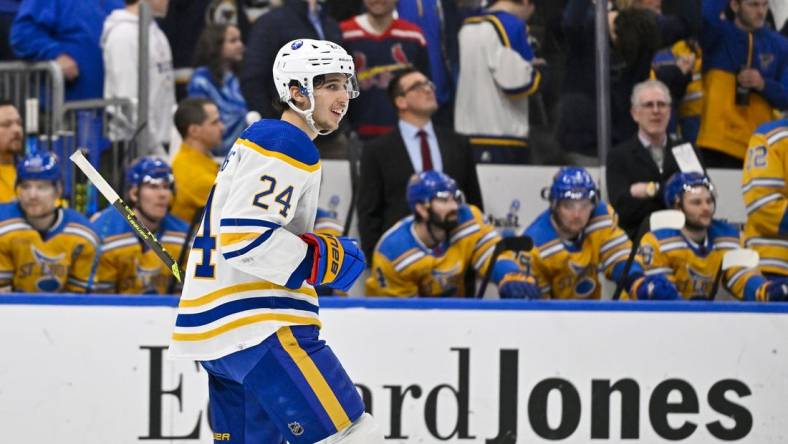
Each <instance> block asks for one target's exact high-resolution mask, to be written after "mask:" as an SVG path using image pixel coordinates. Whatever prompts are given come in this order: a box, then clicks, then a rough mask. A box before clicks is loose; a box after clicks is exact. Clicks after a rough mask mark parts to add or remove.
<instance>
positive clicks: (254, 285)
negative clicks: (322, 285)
mask: <svg viewBox="0 0 788 444" xmlns="http://www.w3.org/2000/svg"><path fill="white" fill-rule="evenodd" d="M254 290H285V291H288V292H295V293H300V294H304V295H307V296H312V297H314V298H316V297H317V293H316V292H315V289H314V288H310V287H305V288H299V289H296V290H292V289H290V288H287V287H283V286H281V285H276V284H274V283H271V282H266V281H261V282H247V283H245V284H238V285H232V286H230V287H225V288H222V289H221V290H216V291H212V292H210V293H208V294H206V295H205V296H201V297H199V298H197V299H183V298H181V302H180V306H181V307H184V308H193V307H199V306H202V305H205V304H209V303H211V302H213V301H215V300H217V299H219V298H221V297H223V296H227V295H228V294H234V293H243V292H245V291H254Z"/></svg>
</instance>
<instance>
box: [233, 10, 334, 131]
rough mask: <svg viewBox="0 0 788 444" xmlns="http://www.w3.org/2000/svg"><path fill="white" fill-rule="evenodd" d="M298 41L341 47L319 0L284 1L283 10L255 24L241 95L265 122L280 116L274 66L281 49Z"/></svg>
mask: <svg viewBox="0 0 788 444" xmlns="http://www.w3.org/2000/svg"><path fill="white" fill-rule="evenodd" d="M296 39H318V40H328V41H331V42H334V43H341V42H342V33H341V31H340V30H339V25H338V24H337V22H336V21H335V20H334V19H332V18H331V17H330V16H329V15H328V14H327V13H326V11H325V10H324V9H323V8H322V6H321V5H320V4H319V2H318V1H317V0H282V6H280V7H278V8H274V9H272V10H270V11H269V12H267V13H265V14H264V15H262V16H260V18H258V19H257V20H256V21H255V22H254V24H253V25H252V28H251V30H250V35H249V41H248V44H247V47H246V56H245V57H244V63H243V66H242V67H241V91H242V92H243V96H244V98H245V99H246V105H247V106H248V108H249V109H250V110H253V111H257V112H259V113H260V115H261V116H262V117H263V118H267V119H268V118H276V119H278V118H279V116H280V114H279V113H278V112H277V111H276V109H275V108H274V105H273V104H274V102H275V99H276V98H277V94H276V92H275V90H274V81H273V74H272V73H271V66H273V64H274V59H275V58H276V53H277V52H278V51H279V48H281V47H282V45H284V44H285V43H287V42H290V41H292V40H296Z"/></svg>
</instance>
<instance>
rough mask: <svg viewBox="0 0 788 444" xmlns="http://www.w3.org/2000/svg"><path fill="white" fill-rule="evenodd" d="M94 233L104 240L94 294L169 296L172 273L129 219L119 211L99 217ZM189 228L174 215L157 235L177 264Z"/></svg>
mask: <svg viewBox="0 0 788 444" xmlns="http://www.w3.org/2000/svg"><path fill="white" fill-rule="evenodd" d="M92 225H93V230H94V231H95V232H96V233H98V235H99V236H101V241H102V244H101V248H100V251H99V259H98V261H97V264H96V270H95V273H94V277H93V283H92V286H91V288H92V291H93V292H94V293H122V294H166V293H167V292H168V287H169V284H170V281H171V280H172V279H173V276H172V272H171V271H170V269H169V268H168V267H167V266H166V265H164V263H163V262H162V261H161V259H159V257H158V256H157V255H156V253H155V252H154V251H153V250H151V249H150V248H147V247H146V246H145V244H144V243H143V242H142V240H141V239H140V238H139V237H138V236H137V234H136V233H135V232H134V230H133V229H132V228H131V226H129V224H128V223H127V222H126V219H125V218H124V217H123V215H121V214H120V213H119V212H118V211H117V210H116V209H115V208H112V207H110V208H107V209H105V210H104V211H101V212H99V213H96V215H95V216H94V217H93V221H92ZM188 229H189V227H187V226H186V223H185V222H183V221H181V220H180V219H178V218H176V217H175V216H172V215H169V214H168V215H167V216H165V217H164V219H163V220H162V221H161V228H160V230H159V232H158V233H155V235H156V239H158V240H159V242H161V244H162V245H163V246H164V248H165V249H167V252H168V253H170V254H171V255H172V256H173V257H174V258H175V259H176V260H177V259H178V258H179V257H180V254H181V248H182V247H183V243H184V242H185V241H186V235H187V231H188ZM176 289H177V288H176Z"/></svg>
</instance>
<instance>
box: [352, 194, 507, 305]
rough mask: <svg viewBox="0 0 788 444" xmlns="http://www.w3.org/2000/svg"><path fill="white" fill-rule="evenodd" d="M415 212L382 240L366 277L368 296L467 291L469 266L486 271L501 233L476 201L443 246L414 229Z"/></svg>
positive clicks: (466, 208) (464, 209)
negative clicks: (428, 242)
mask: <svg viewBox="0 0 788 444" xmlns="http://www.w3.org/2000/svg"><path fill="white" fill-rule="evenodd" d="M414 221H415V219H414V217H413V216H409V217H406V218H404V219H402V220H401V221H400V222H398V223H397V224H396V225H394V226H393V227H392V228H391V229H389V230H388V231H387V232H386V233H385V234H383V236H382V237H381V239H380V241H379V242H378V245H377V247H376V248H375V253H374V256H373V258H372V270H371V274H370V276H369V278H368V279H367V282H366V294H367V295H368V296H399V297H413V296H462V295H465V286H464V277H465V272H466V270H467V269H468V267H473V269H474V270H475V271H476V273H477V275H484V274H485V273H486V272H487V267H488V266H489V262H490V257H491V255H492V252H493V249H494V247H495V244H496V243H497V242H498V241H499V240H500V239H501V237H500V235H499V234H498V233H497V232H496V231H495V229H494V228H493V227H492V226H491V225H488V224H485V223H484V221H483V217H482V214H481V211H479V209H478V208H476V207H474V206H473V205H463V206H461V207H460V210H459V226H458V227H457V228H455V229H454V230H452V232H451V233H449V238H448V239H447V240H446V241H444V242H443V243H441V245H439V246H438V247H437V248H435V249H432V248H429V247H427V246H426V245H424V244H423V243H422V242H421V241H420V240H419V239H418V237H417V236H416V234H415V233H414V231H413V224H414Z"/></svg>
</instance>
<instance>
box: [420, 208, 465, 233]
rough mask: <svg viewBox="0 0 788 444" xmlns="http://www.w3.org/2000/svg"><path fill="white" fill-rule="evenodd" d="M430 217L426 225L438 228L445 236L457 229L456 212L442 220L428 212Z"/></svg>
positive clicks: (457, 219) (430, 211)
mask: <svg viewBox="0 0 788 444" xmlns="http://www.w3.org/2000/svg"><path fill="white" fill-rule="evenodd" d="M429 213H430V216H429V219H428V220H427V223H428V224H430V225H432V226H435V227H438V228H440V229H441V230H443V231H445V232H446V233H447V234H448V233H450V232H451V231H452V230H454V229H455V228H457V226H458V225H459V224H460V223H459V218H458V214H459V213H458V211H456V210H455V211H451V212H450V213H448V214H447V215H446V217H444V218H443V219H441V218H439V217H438V215H437V214H435V213H434V212H433V211H432V210H429Z"/></svg>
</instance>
